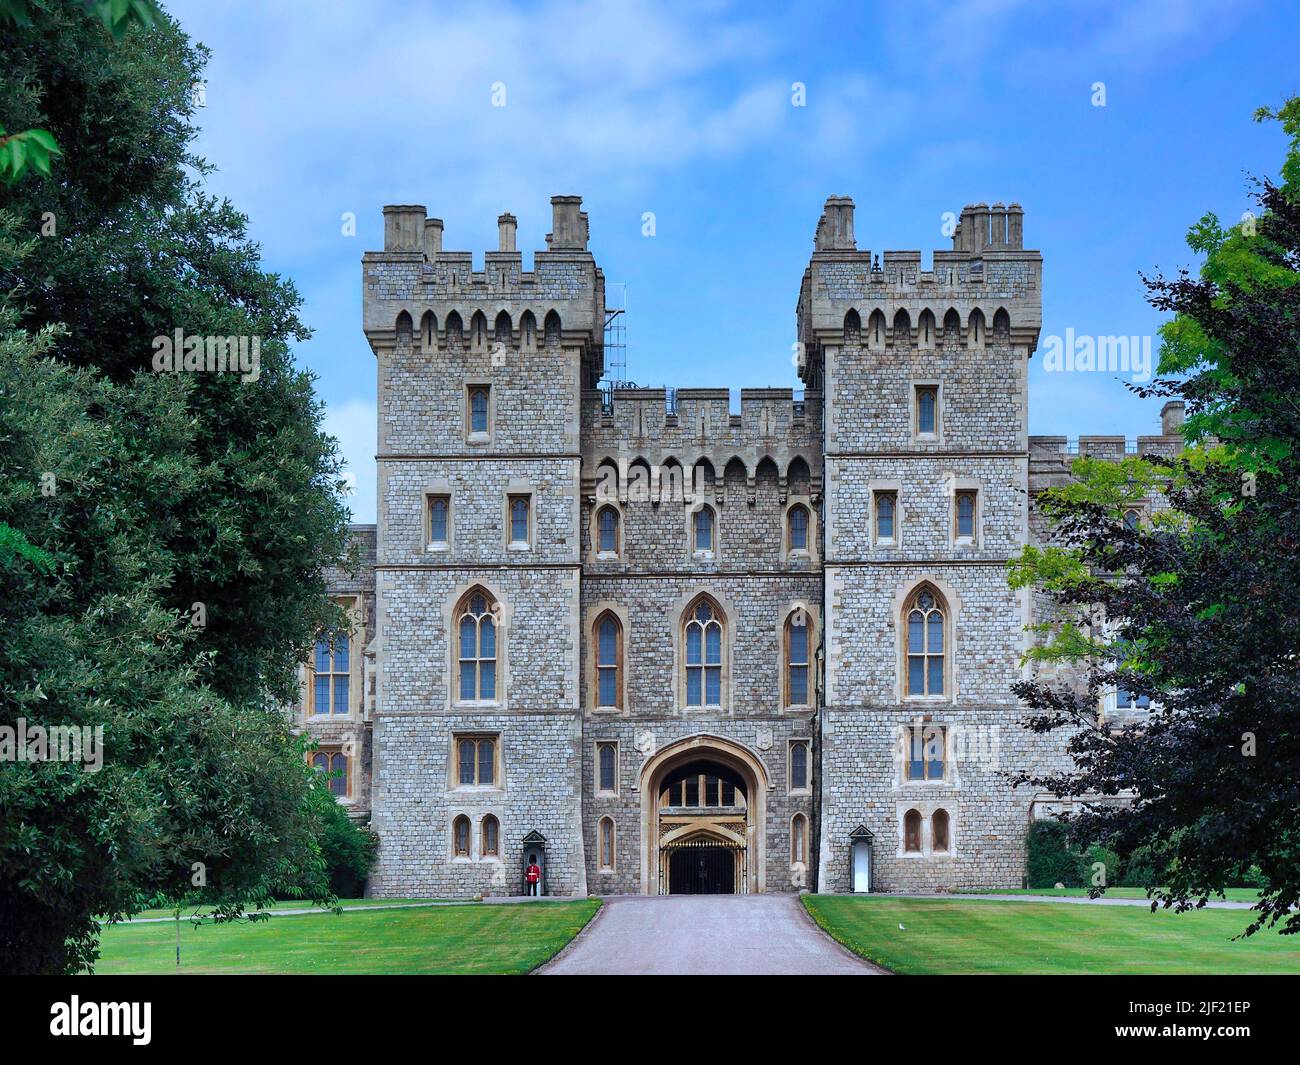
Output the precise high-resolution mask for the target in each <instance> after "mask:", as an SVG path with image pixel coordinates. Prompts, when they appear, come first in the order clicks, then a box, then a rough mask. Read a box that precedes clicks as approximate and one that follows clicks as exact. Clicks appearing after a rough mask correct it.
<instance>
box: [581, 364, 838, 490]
mask: <svg viewBox="0 0 1300 1065" xmlns="http://www.w3.org/2000/svg"><path fill="white" fill-rule="evenodd" d="M820 433H821V394H820V393H818V392H815V391H812V390H809V391H808V392H806V393H802V394H801V395H800V398H796V396H795V393H794V391H793V390H792V389H789V388H744V389H741V391H740V413H739V414H732V413H731V401H730V392H729V391H728V390H727V389H725V388H678V389H669V388H620V389H616V390H614V391H613V392H606V391H602V390H595V389H592V390H587V391H584V392H583V394H582V441H583V453H584V459H585V460H586V461H585V462H584V469H586V470H588V471H591V470H594V469H596V467H598V466H599V464H600V463H601V462H602V461H611V460H612V461H618V459H619V456H623V457H624V458H625V459H627V460H629V461H634V460H636V459H641V460H643V461H646V462H648V463H650V464H652V465H654V464H659V463H663V462H667V461H674V462H677V463H678V464H679V465H681V466H684V467H686V468H693V467H694V466H695V465H697V464H698V463H700V462H705V463H708V464H709V465H710V466H711V467H712V468H713V469H714V470H716V471H717V473H718V474H721V473H722V471H723V470H724V468H726V467H727V466H728V465H729V464H734V463H736V462H739V464H740V465H741V466H742V467H743V468H744V472H745V475H746V477H747V479H749V480H751V481H752V479H753V477H754V476H755V474H756V471H757V469H758V466H759V464H760V463H761V462H762V461H763V460H764V459H765V458H766V459H768V460H770V461H772V462H774V463H775V464H776V466H777V468H778V469H779V470H780V471H781V473H782V476H784V473H785V471H786V470H787V469H788V468H789V466H790V464H791V463H792V462H793V461H794V460H795V459H800V460H802V461H803V462H804V463H805V464H806V465H807V467H808V468H809V469H811V470H814V471H815V473H814V475H813V476H814V480H815V482H816V485H817V487H818V489H820V480H821V476H820V471H821V443H820Z"/></svg>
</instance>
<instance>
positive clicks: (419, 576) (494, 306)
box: [362, 196, 604, 897]
mask: <svg viewBox="0 0 1300 1065" xmlns="http://www.w3.org/2000/svg"><path fill="white" fill-rule="evenodd" d="M551 203H552V208H553V225H552V232H551V234H550V235H549V236H548V237H547V249H546V250H545V251H539V252H537V253H536V255H535V259H534V269H533V270H532V271H531V272H528V273H525V272H524V271H523V269H522V261H521V256H520V253H519V252H518V251H517V250H516V248H515V219H514V217H513V216H512V215H509V214H503V215H502V216H501V217H500V219H499V220H498V229H499V236H500V239H499V246H498V249H497V250H496V251H489V252H487V253H486V254H485V256H484V268H483V269H482V270H475V269H474V265H473V261H472V258H473V257H472V254H471V253H470V252H459V251H445V250H444V249H443V246H442V235H443V232H442V231H443V225H442V222H441V220H439V219H436V218H427V217H426V212H425V208H423V207H419V206H392V207H385V208H384V250H383V251H382V252H370V253H367V254H366V255H365V256H364V258H363V261H362V284H363V314H364V329H365V334H366V337H367V339H368V340H369V342H370V346H371V348H372V350H373V351H374V354H375V358H376V361H377V370H378V390H377V394H378V408H379V436H378V456H377V460H378V529H377V536H376V539H377V551H376V558H375V581H376V593H375V597H376V604H375V619H376V621H375V624H376V639H375V648H376V652H377V653H376V659H377V668H376V686H375V687H376V690H375V700H374V706H375V710H374V723H373V730H374V754H373V769H372V773H373V782H372V792H371V796H372V797H371V802H372V811H373V824H374V827H375V829H376V831H377V832H378V833H379V836H380V839H381V852H380V861H379V864H378V868H377V870H376V873H375V876H374V879H373V880H372V883H371V891H372V892H373V893H375V894H381V895H444V894H445V895H455V896H462V897H463V896H466V895H471V894H475V893H478V892H482V893H485V894H487V893H491V894H518V893H519V891H520V887H519V881H520V880H521V877H520V873H521V870H520V869H519V868H518V864H519V862H520V857H519V855H520V850H521V847H522V842H521V841H522V840H523V839H524V837H525V836H528V835H529V834H530V833H538V834H540V836H541V837H544V838H545V840H546V841H547V842H546V844H545V847H544V850H545V886H546V890H547V892H548V893H551V894H564V895H568V894H585V893H586V891H587V884H586V862H585V860H584V855H583V846H582V831H581V826H580V817H581V792H580V788H581V749H580V747H581V743H580V741H581V735H582V717H581V712H580V708H579V687H580V681H579V648H578V644H577V629H578V614H579V609H580V604H579V594H580V560H579V540H580V538H579V529H578V515H579V500H578V487H579V477H580V461H581V449H580V443H579V404H580V398H581V394H582V389H583V388H584V386H589V385H592V384H594V383H595V381H596V380H597V379H598V378H599V377H600V375H601V373H602V358H603V353H602V337H603V322H604V319H603V314H604V278H603V276H602V274H601V272H600V270H599V269H598V268H597V266H596V264H595V261H594V259H593V258H592V255H591V252H590V251H588V250H587V216H586V215H585V214H584V213H582V211H581V200H580V199H579V198H578V197H576V196H556V197H554V198H553V199H552V201H551Z"/></svg>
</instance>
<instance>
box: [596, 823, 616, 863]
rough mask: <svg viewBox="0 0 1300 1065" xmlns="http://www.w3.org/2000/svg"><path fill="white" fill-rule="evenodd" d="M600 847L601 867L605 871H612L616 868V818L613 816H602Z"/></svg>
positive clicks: (599, 858)
mask: <svg viewBox="0 0 1300 1065" xmlns="http://www.w3.org/2000/svg"><path fill="white" fill-rule="evenodd" d="M598 837H599V839H598V847H597V849H598V850H599V852H600V853H599V856H598V861H599V862H600V868H601V869H602V870H603V871H605V872H610V871H612V870H613V868H614V819H613V818H612V817H602V818H601V819H600V826H599V831H598Z"/></svg>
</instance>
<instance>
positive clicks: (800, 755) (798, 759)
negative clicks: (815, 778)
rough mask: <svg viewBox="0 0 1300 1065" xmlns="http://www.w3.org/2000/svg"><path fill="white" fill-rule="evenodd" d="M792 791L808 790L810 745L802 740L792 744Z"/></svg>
mask: <svg viewBox="0 0 1300 1065" xmlns="http://www.w3.org/2000/svg"><path fill="white" fill-rule="evenodd" d="M790 790H791V791H807V790H808V744H807V743H806V742H805V741H802V740H800V741H798V742H795V743H792V744H790Z"/></svg>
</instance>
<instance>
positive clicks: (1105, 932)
mask: <svg viewBox="0 0 1300 1065" xmlns="http://www.w3.org/2000/svg"><path fill="white" fill-rule="evenodd" d="M804 904H805V905H806V906H807V907H808V911H809V913H811V914H812V917H813V920H815V921H816V922H817V923H818V924H819V925H820V926H821V927H822V928H824V929H825V930H826V931H827V932H828V933H829V934H830V935H831V936H832V937H833V938H834V939H836V940H838V941H839V942H840V943H843V944H844V945H845V946H846V947H848V948H849V949H850V950H852V951H853V952H854V953H856V954H859V955H861V956H862V957H864V958H866V959H867V960H868V961H873V962H875V963H876V964H878V965H882V966H884V967H885V968H886V969H890V970H892V971H893V972H897V973H922V974H927V973H1034V974H1039V973H1044V974H1047V973H1051V974H1055V973H1150V974H1166V973H1213V974H1238V973H1300V936H1281V935H1279V934H1278V933H1277V932H1276V931H1262V932H1258V933H1256V934H1255V935H1253V936H1251V937H1250V938H1249V939H1244V940H1235V941H1234V940H1233V939H1232V937H1233V936H1235V935H1237V934H1238V933H1239V932H1241V931H1242V929H1244V928H1245V927H1246V925H1247V923H1248V922H1249V916H1250V915H1249V914H1248V913H1246V912H1244V911H1242V910H1197V911H1195V912H1192V913H1184V914H1175V913H1172V912H1169V911H1163V910H1162V911H1159V912H1157V913H1152V912H1150V910H1148V909H1146V908H1145V907H1141V906H1053V905H1050V904H1047V903H1042V902H1016V901H1013V900H1008V901H1006V902H1002V901H994V900H980V899H964V900H963V899H952V898H950V899H904V898H890V897H888V896H883V895H881V896H872V897H865V898H864V897H862V896H845V895H808V896H805V898H804ZM900 924H902V925H903V928H902V929H900V928H899V927H898V926H899V925H900Z"/></svg>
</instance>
